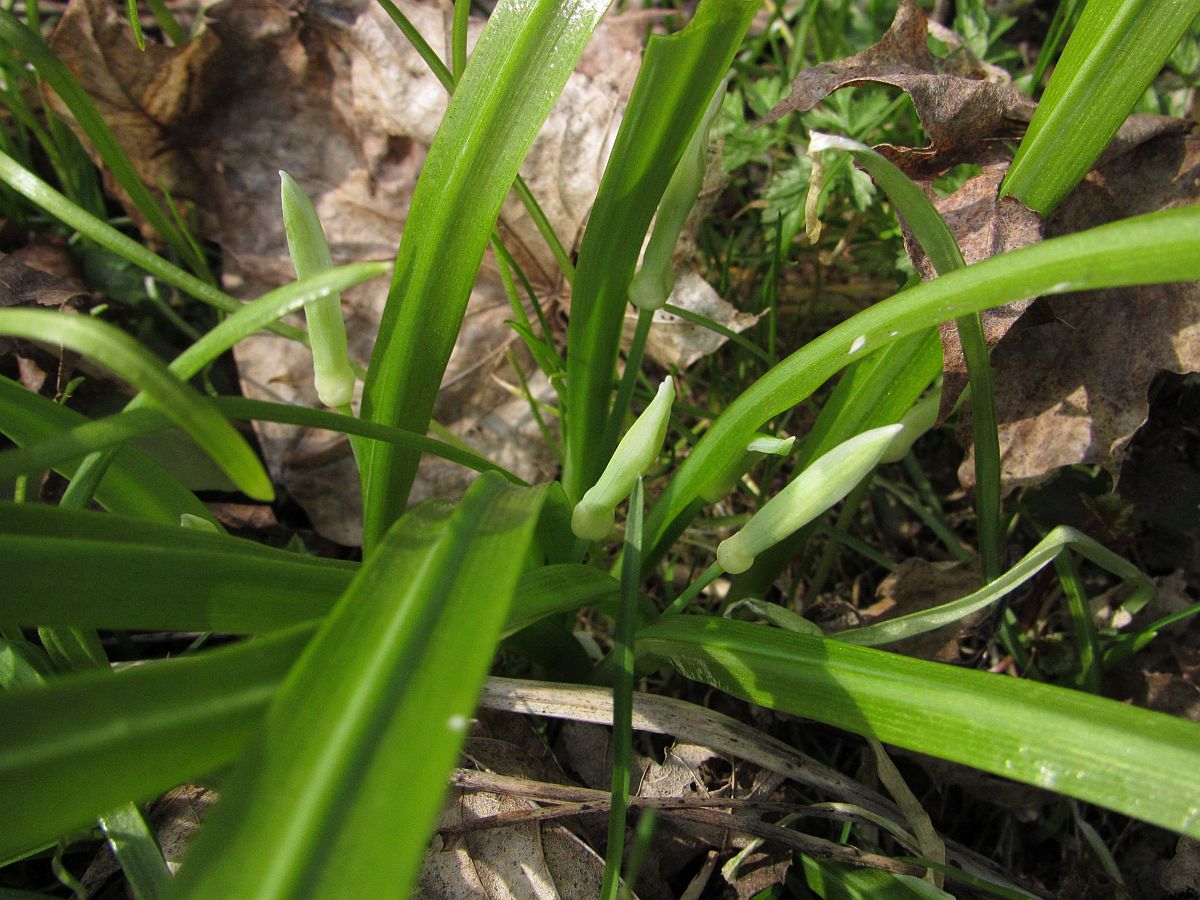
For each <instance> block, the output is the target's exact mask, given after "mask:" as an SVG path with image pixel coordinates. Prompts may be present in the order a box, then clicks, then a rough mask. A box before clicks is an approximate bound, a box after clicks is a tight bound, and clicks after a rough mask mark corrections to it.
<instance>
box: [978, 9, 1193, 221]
mask: <svg viewBox="0 0 1200 900" xmlns="http://www.w3.org/2000/svg"><path fill="white" fill-rule="evenodd" d="M1197 13H1200V0H1089V2H1088V4H1087V5H1086V6H1085V7H1084V10H1083V15H1081V16H1080V17H1079V22H1078V24H1076V26H1075V30H1074V31H1073V32H1072V33H1071V37H1070V39H1069V40H1068V41H1067V46H1066V47H1065V48H1064V49H1063V53H1062V56H1061V57H1060V58H1059V60H1058V64H1057V65H1056V66H1055V67H1054V74H1053V75H1051V76H1050V83H1049V84H1048V85H1047V86H1046V91H1045V93H1044V94H1042V100H1041V102H1040V103H1039V104H1038V108H1037V111H1036V112H1035V113H1034V115H1033V121H1031V122H1030V123H1029V130H1028V131H1026V132H1025V137H1024V138H1023V139H1022V140H1021V144H1020V146H1019V147H1018V148H1017V155H1016V156H1015V157H1014V158H1013V161H1012V165H1011V166H1010V167H1009V170H1008V174H1007V175H1006V176H1005V177H1004V182H1003V183H1002V184H1001V185H1000V196H1001V197H1005V196H1013V197H1016V198H1017V199H1018V200H1020V201H1021V202H1023V203H1024V204H1025V205H1026V206H1028V207H1029V208H1030V209H1032V210H1035V211H1036V212H1039V213H1041V214H1042V215H1043V216H1048V215H1049V214H1050V213H1052V212H1053V211H1054V210H1055V209H1056V208H1057V207H1058V204H1059V203H1061V202H1062V201H1063V199H1064V198H1065V197H1066V196H1067V194H1069V193H1070V192H1071V191H1072V190H1073V189H1074V187H1075V185H1077V184H1078V183H1079V182H1080V181H1081V180H1082V179H1083V176H1084V175H1086V174H1087V172H1088V170H1089V169H1091V167H1092V165H1093V164H1094V163H1095V162H1096V160H1097V158H1099V156H1100V154H1101V153H1102V152H1103V151H1104V148H1105V147H1107V146H1108V143H1109V141H1111V140H1112V137H1113V135H1115V134H1116V133H1117V129H1118V128H1120V127H1121V123H1122V122H1124V121H1125V118H1126V116H1128V115H1129V114H1130V113H1131V112H1133V107H1134V105H1135V104H1136V103H1137V101H1138V99H1139V98H1140V97H1141V96H1142V94H1143V92H1144V91H1145V90H1146V88H1147V87H1149V85H1150V83H1151V82H1152V81H1153V80H1154V78H1155V77H1156V76H1157V75H1158V73H1159V72H1160V71H1161V70H1162V67H1163V64H1164V63H1166V61H1167V59H1168V58H1169V57H1170V55H1171V51H1173V50H1174V49H1175V45H1176V44H1178V43H1179V39H1180V37H1182V36H1183V34H1184V32H1185V31H1186V29H1187V27H1188V26H1189V25H1190V24H1191V23H1192V20H1193V19H1195V18H1196V14H1197Z"/></svg>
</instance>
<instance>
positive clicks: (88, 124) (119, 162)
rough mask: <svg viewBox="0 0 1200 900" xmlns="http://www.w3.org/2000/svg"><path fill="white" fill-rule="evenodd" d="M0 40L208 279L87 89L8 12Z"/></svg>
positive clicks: (0, 19) (0, 21) (1, 19)
mask: <svg viewBox="0 0 1200 900" xmlns="http://www.w3.org/2000/svg"><path fill="white" fill-rule="evenodd" d="M0 40H2V41H4V42H5V43H7V44H9V45H10V46H12V47H14V48H16V49H17V50H18V51H20V53H21V55H22V56H24V57H25V59H27V60H28V61H29V63H30V64H31V65H32V66H33V67H34V68H35V69H36V70H37V73H38V75H40V76H41V77H42V78H43V79H44V80H45V82H46V83H47V84H48V85H50V87H52V88H53V89H54V92H55V93H56V94H58V96H59V98H60V99H61V100H62V101H63V103H65V104H66V106H67V108H68V109H70V110H71V115H73V116H74V117H75V121H76V123H78V125H79V127H80V128H82V129H83V131H84V132H85V133H86V134H87V136H88V140H90V141H91V143H92V147H93V148H95V151H96V153H97V154H99V156H100V158H101V159H102V160H103V161H104V165H105V166H106V167H107V169H108V171H109V172H111V173H112V175H113V177H115V178H116V179H117V181H118V182H120V184H121V187H122V188H123V189H124V191H125V193H126V194H127V195H128V196H129V198H130V199H131V200H132V201H133V204H134V206H136V207H137V208H138V211H139V212H140V213H141V214H142V215H143V216H145V217H146V221H148V222H149V223H150V224H151V225H152V226H153V227H154V230H155V231H157V232H158V233H159V234H160V235H162V236H163V237H164V238H165V239H166V240H167V243H169V244H170V245H171V247H172V248H173V249H174V250H175V252H176V253H178V254H179V255H180V257H182V258H183V259H185V260H187V263H188V265H189V266H190V267H191V268H192V270H193V271H194V272H196V274H198V275H200V276H201V277H204V278H211V275H210V273H209V272H208V264H207V263H206V262H205V260H204V257H203V256H202V255H200V254H198V253H196V250H195V248H194V247H193V245H192V244H191V243H189V241H188V240H187V238H186V237H185V236H184V235H183V233H182V232H181V231H180V230H179V228H178V227H176V225H175V223H174V222H172V221H171V219H170V218H169V217H168V216H167V214H166V213H165V212H163V209H162V207H161V206H159V204H158V202H157V201H156V200H155V199H154V198H153V197H152V196H151V195H150V191H148V190H147V189H146V186H145V185H144V184H142V181H141V179H140V178H139V177H138V174H137V172H136V171H135V170H134V168H133V164H132V163H131V162H130V161H129V157H128V156H126V155H125V151H124V150H123V149H121V145H120V143H118V141H117V138H116V136H115V135H114V134H113V132H112V129H111V128H109V127H108V123H107V122H105V121H104V119H103V117H102V116H101V115H100V113H99V112H98V111H97V110H96V107H95V105H94V104H93V103H92V100H91V98H90V97H89V96H88V95H87V92H86V91H85V90H84V89H83V87H82V86H81V85H80V84H79V82H78V81H77V80H76V79H75V76H74V75H72V74H71V70H70V69H68V68H67V67H66V66H65V65H64V64H63V63H62V61H61V60H59V58H58V57H57V56H55V55H54V52H53V51H52V50H51V49H50V48H49V47H48V46H47V45H46V42H45V41H44V40H42V37H41V35H39V34H37V33H36V32H35V31H33V30H31V29H30V28H29V27H28V26H26V25H25V24H24V23H23V22H21V20H20V19H18V18H17V17H16V16H14V15H13V14H12V13H11V12H9V11H8V10H0Z"/></svg>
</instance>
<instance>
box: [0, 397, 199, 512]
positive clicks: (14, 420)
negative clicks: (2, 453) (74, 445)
mask: <svg viewBox="0 0 1200 900" xmlns="http://www.w3.org/2000/svg"><path fill="white" fill-rule="evenodd" d="M87 422H88V419H87V418H86V417H84V416H82V415H80V414H79V413H77V412H75V411H74V410H71V409H67V408H66V407H64V406H60V405H59V404H57V403H55V402H54V401H52V400H48V399H47V398H45V397H41V396H39V395H37V394H34V393H33V392H31V391H27V390H26V389H25V388H23V387H22V386H21V385H19V384H17V383H16V382H14V381H11V380H9V379H7V378H3V377H0V432H3V433H4V434H5V435H6V436H7V437H8V438H9V439H10V440H11V441H12V442H13V443H15V444H18V445H25V444H32V443H36V442H38V441H44V440H52V439H54V438H55V437H56V436H57V435H60V434H62V433H64V432H67V431H70V430H72V429H74V428H78V427H81V426H83V425H86V424H87ZM56 468H57V469H58V471H59V472H60V473H61V474H63V475H65V476H67V477H70V476H71V475H73V474H74V472H75V469H76V466H75V465H74V464H73V463H64V464H63V465H61V466H58V467H56ZM96 500H97V501H98V502H99V503H100V505H101V506H103V507H105V508H106V509H109V510H112V511H113V512H115V513H121V514H123V515H127V516H136V517H138V518H142V519H149V520H151V521H155V522H166V523H168V524H171V525H177V524H178V523H179V516H180V515H181V514H182V513H189V514H190V515H193V516H199V517H201V518H203V519H207V520H208V521H213V522H215V520H214V519H213V518H212V514H211V513H210V512H209V511H208V509H207V508H205V506H204V504H203V503H201V502H200V501H199V500H197V499H196V495H195V494H193V493H192V492H191V491H189V490H188V489H187V488H186V487H184V485H183V484H182V483H181V482H180V481H179V479H177V478H175V477H174V476H173V475H171V473H170V472H168V471H167V470H166V469H164V468H163V467H162V466H161V465H160V464H159V463H157V462H155V461H154V460H152V459H150V458H149V457H147V456H146V455H145V454H143V453H141V452H139V451H138V450H135V449H133V448H131V447H126V448H125V449H123V450H122V451H121V452H120V453H119V454H117V456H116V458H115V460H114V461H113V463H112V464H111V465H110V466H109V468H108V471H107V472H105V474H104V478H103V479H102V480H101V481H100V487H99V489H98V490H97V491H96Z"/></svg>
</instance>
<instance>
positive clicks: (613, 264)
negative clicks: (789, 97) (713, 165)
mask: <svg viewBox="0 0 1200 900" xmlns="http://www.w3.org/2000/svg"><path fill="white" fill-rule="evenodd" d="M757 10H758V4H757V3H756V2H751V0H702V2H701V3H700V5H699V6H698V7H697V8H696V12H695V15H694V16H693V17H692V21H691V22H690V23H689V24H688V26H687V27H686V28H684V29H683V30H682V31H680V32H679V33H677V34H674V35H670V36H667V37H654V38H651V39H650V41H649V43H648V45H647V47H646V53H645V55H644V57H643V59H642V67H641V70H640V71H639V72H638V78H637V82H636V83H635V85H634V89H633V94H632V95H631V96H630V98H629V104H628V105H627V106H626V108H625V114H624V117H623V118H622V120H621V127H620V129H619V130H618V132H617V137H616V142H615V143H614V145H613V150H612V154H611V156H610V160H611V162H610V164H609V166H608V168H607V169H606V170H605V172H604V177H603V179H602V180H601V183H600V190H599V192H598V194H597V196H596V202H595V204H594V205H593V207H592V213H591V216H590V218H589V219H588V226H587V230H586V231H585V232H584V235H583V240H582V242H581V244H580V247H579V259H578V264H577V266H576V272H575V284H574V290H573V292H572V297H571V321H570V323H569V325H568V328H567V403H566V407H567V418H566V451H567V454H566V464H565V469H564V473H563V487H564V488H565V489H566V491H567V496H568V497H570V498H571V499H572V500H578V499H579V498H580V497H581V496H583V492H584V491H585V490H587V488H588V487H590V486H591V485H592V484H593V483H594V482H595V480H596V476H597V475H599V474H600V470H601V469H602V468H603V466H604V463H605V461H606V460H607V459H608V457H609V454H610V453H611V452H612V447H611V446H608V447H605V446H603V440H602V437H603V435H604V429H605V423H606V421H607V418H608V408H609V400H610V396H611V393H612V379H613V373H614V370H615V366H616V361H617V348H618V343H619V340H620V335H621V320H622V317H623V315H624V312H625V306H626V304H627V303H628V290H629V282H630V279H631V278H632V277H633V271H634V267H635V266H636V264H637V257H638V253H639V251H640V250H641V246H642V238H643V237H644V236H645V234H646V229H647V228H648V227H649V225H650V220H651V218H652V217H653V215H654V211H655V209H657V207H658V204H659V201H660V200H661V199H662V194H663V191H664V190H666V187H667V184H668V182H669V181H670V180H671V175H672V173H673V172H674V171H675V168H676V166H677V165H678V164H679V160H680V158H681V157H682V155H683V151H684V149H685V148H686V147H687V145H688V142H689V141H690V140H691V137H692V133H693V132H694V131H695V130H696V128H697V127H698V126H699V124H700V120H701V119H702V117H703V116H704V112H705V109H706V108H707V107H708V103H709V101H710V100H711V99H712V96H713V94H714V93H716V90H717V87H718V85H719V84H720V83H721V80H722V79H723V78H724V77H725V74H726V72H727V71H728V69H729V64H730V62H731V61H732V59H733V55H734V53H735V52H736V51H737V48H738V46H739V45H740V44H741V42H742V37H743V36H744V35H745V33H746V29H747V28H748V27H749V25H750V21H751V19H753V17H754V14H755V12H756V11H757Z"/></svg>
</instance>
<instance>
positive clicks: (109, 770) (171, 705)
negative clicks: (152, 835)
mask: <svg viewBox="0 0 1200 900" xmlns="http://www.w3.org/2000/svg"><path fill="white" fill-rule="evenodd" d="M311 636H312V627H311V626H301V627H300V628H298V629H292V630H290V631H288V632H286V633H281V634H277V635H273V636H271V637H270V638H263V639H260V640H256V641H252V642H249V643H246V644H241V645H239V646H237V647H234V648H232V649H226V650H217V651H212V652H211V653H207V654H204V655H202V656H196V657H185V658H183V659H174V660H171V661H170V662H164V663H156V664H149V665H145V666H138V667H135V668H132V669H128V670H126V671H124V672H119V673H117V674H115V675H114V674H113V673H111V672H107V671H96V672H88V673H84V674H79V675H73V676H71V677H69V678H60V679H56V680H55V682H54V683H53V684H51V685H48V686H47V687H46V688H44V689H41V690H27V691H21V692H19V693H14V694H12V695H9V696H5V697H2V698H0V731H3V733H4V741H3V744H0V803H2V804H3V807H4V809H6V810H7V811H8V816H7V819H6V822H5V826H4V829H3V830H2V831H0V857H7V856H9V855H12V854H15V853H18V852H20V851H23V850H27V849H29V848H31V847H35V846H39V845H40V844H42V843H44V842H46V841H51V840H55V839H56V838H57V837H58V836H59V835H62V834H65V833H67V832H69V831H71V830H73V829H77V828H86V827H88V826H89V825H90V824H91V823H92V822H94V821H95V819H96V817H97V816H99V815H102V814H103V813H104V812H106V811H108V810H111V809H112V808H114V807H115V806H117V805H118V804H120V803H123V802H125V801H128V800H129V799H130V798H131V797H132V798H136V799H137V800H148V799H150V798H151V797H152V796H154V795H155V794H157V793H160V792H162V791H165V790H167V789H168V788H171V787H173V786H175V785H176V784H179V783H181V782H183V781H186V780H188V779H192V778H198V777H200V776H201V775H204V774H206V773H209V772H212V771H214V770H215V769H217V768H219V767H220V766H222V765H224V764H226V763H228V762H229V761H231V760H232V759H233V757H234V756H235V755H236V754H237V752H238V751H239V750H241V748H242V747H243V746H244V744H245V742H246V739H247V737H248V736H249V734H250V732H251V729H252V728H253V726H254V725H255V723H256V722H258V721H259V718H260V717H261V714H262V711H263V709H264V707H265V705H266V704H267V703H268V702H269V700H270V698H271V696H272V695H273V693H274V692H275V689H276V687H277V685H278V683H279V681H280V679H282V678H283V676H284V674H285V673H286V672H287V670H288V668H289V667H290V666H291V665H292V663H294V662H295V659H296V655H297V654H298V653H299V652H300V650H301V649H302V648H303V646H304V644H305V643H306V642H307V640H308V639H309V638H310V637H311Z"/></svg>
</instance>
